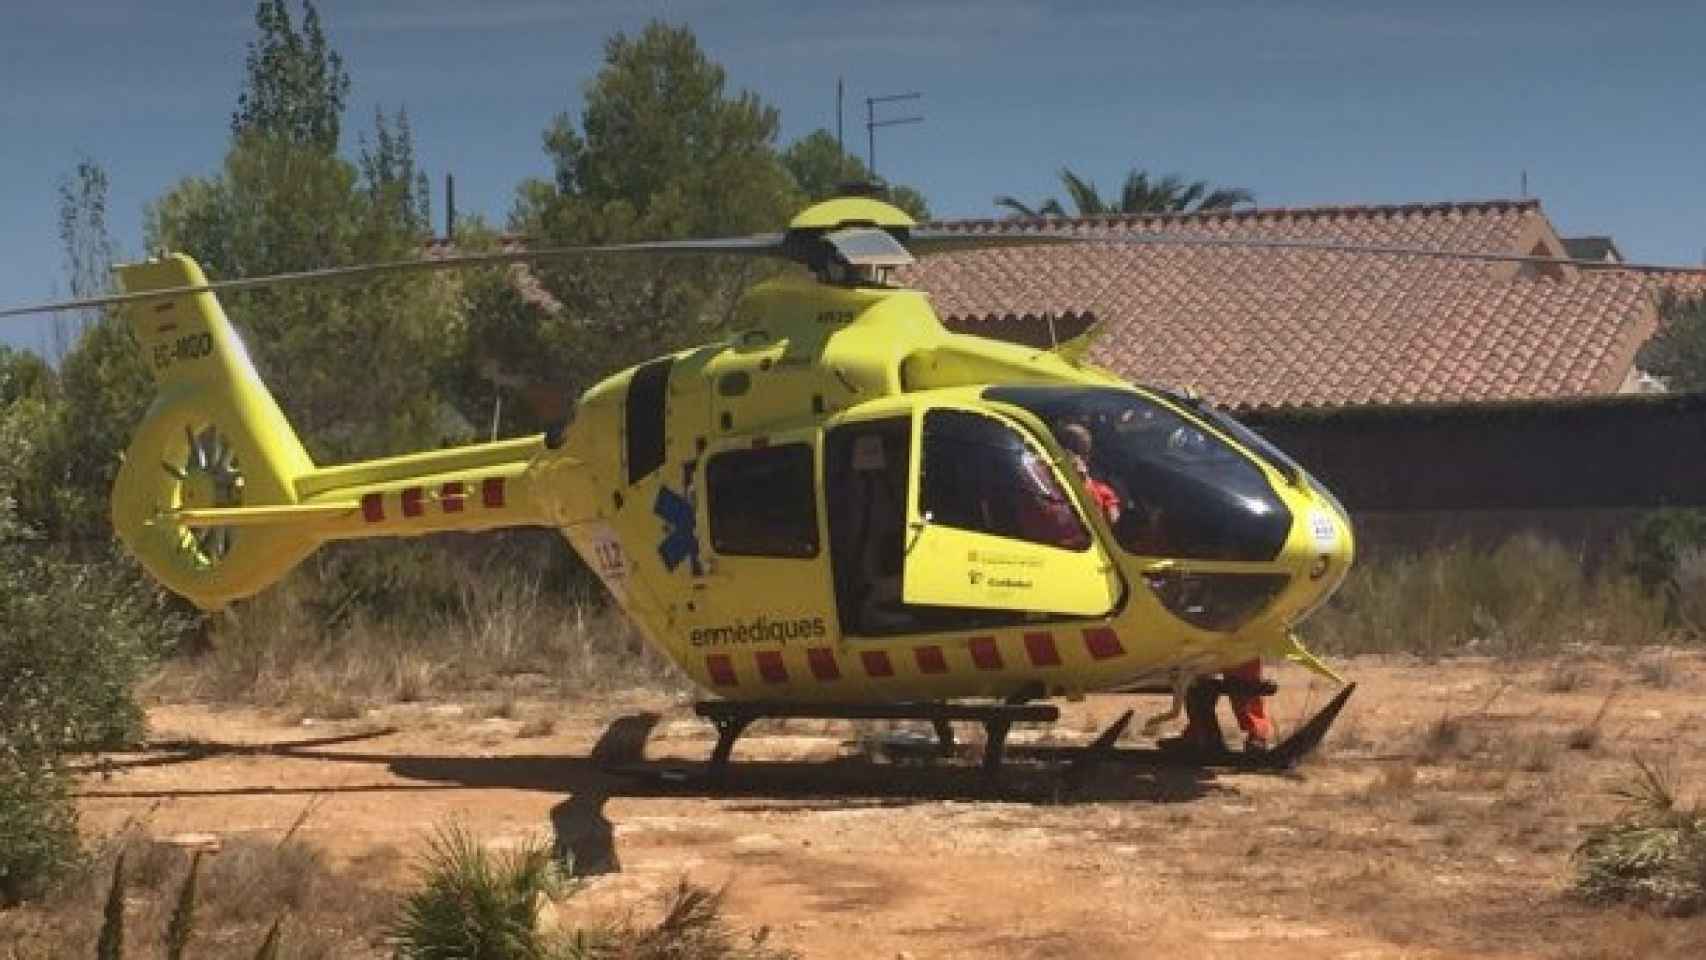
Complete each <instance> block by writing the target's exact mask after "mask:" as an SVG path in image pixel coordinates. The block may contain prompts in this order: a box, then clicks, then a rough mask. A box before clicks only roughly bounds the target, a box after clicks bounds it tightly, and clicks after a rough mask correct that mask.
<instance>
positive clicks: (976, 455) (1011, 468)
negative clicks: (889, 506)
mask: <svg viewBox="0 0 1706 960" xmlns="http://www.w3.org/2000/svg"><path fill="white" fill-rule="evenodd" d="M920 481H921V486H920V491H919V509H920V510H922V511H924V512H925V513H927V514H929V517H930V523H932V524H941V525H943V526H948V527H954V528H956V529H960V530H971V531H975V532H978V533H988V534H993V535H995V536H998V537H1007V538H1010V539H1014V540H1024V541H1026V542H1029V543H1039V544H1043V545H1046V546H1050V547H1059V548H1062V549H1066V550H1085V549H1088V548H1089V546H1090V532H1089V530H1087V529H1086V528H1085V526H1084V523H1083V521H1082V520H1080V519H1079V517H1078V512H1077V510H1075V509H1074V508H1073V506H1072V501H1071V500H1069V499H1068V498H1067V496H1066V493H1065V491H1063V490H1062V489H1061V487H1060V484H1059V483H1058V482H1057V481H1056V479H1055V476H1054V471H1053V470H1051V469H1050V468H1049V464H1048V461H1047V460H1045V459H1044V458H1043V455H1042V453H1041V451H1039V450H1038V449H1037V448H1036V447H1035V446H1034V445H1032V444H1030V443H1027V442H1026V441H1025V438H1024V437H1022V436H1020V435H1019V434H1018V433H1017V432H1016V431H1014V430H1013V428H1011V427H1009V426H1007V425H1006V424H1004V423H1002V422H1000V421H999V420H996V419H993V418H991V417H986V416H983V415H981V414H976V413H971V412H968V411H963V410H931V411H930V412H929V413H927V414H925V416H924V469H923V472H922V474H921V477H920Z"/></svg>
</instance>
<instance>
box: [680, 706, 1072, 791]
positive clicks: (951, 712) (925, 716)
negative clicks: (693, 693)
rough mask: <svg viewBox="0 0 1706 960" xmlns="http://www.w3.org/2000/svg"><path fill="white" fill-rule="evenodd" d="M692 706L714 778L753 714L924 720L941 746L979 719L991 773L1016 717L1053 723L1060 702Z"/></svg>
mask: <svg viewBox="0 0 1706 960" xmlns="http://www.w3.org/2000/svg"><path fill="white" fill-rule="evenodd" d="M693 712H694V713H697V714H698V715H699V716H701V717H704V718H705V719H707V720H709V721H711V725H712V726H714V727H716V728H717V745H716V746H715V747H714V748H712V750H711V761H710V764H709V765H708V767H707V769H706V771H705V773H706V776H707V777H709V778H711V779H713V780H715V779H718V778H720V777H722V776H723V775H724V773H726V772H727V770H728V765H729V755H730V754H731V753H732V752H733V751H734V746H735V741H736V740H738V739H740V735H741V734H742V733H745V732H746V728H747V726H748V725H750V724H751V723H752V721H754V720H762V719H784V718H785V719H805V720H928V721H930V722H931V723H932V724H933V725H934V726H935V728H936V735H937V736H938V737H939V738H940V739H941V746H942V749H943V751H944V752H952V750H953V736H954V735H953V727H951V726H949V723H950V722H951V721H954V720H969V721H972V722H975V723H981V724H983V730H984V748H983V770H984V772H985V773H987V774H990V775H994V774H996V773H998V772H999V771H1000V769H1001V758H1002V754H1003V753H1004V752H1005V751H1006V746H1007V734H1008V732H1009V731H1010V730H1012V729H1013V724H1015V723H1053V722H1054V721H1056V720H1059V719H1060V708H1059V707H1056V706H1054V705H1052V704H1046V703H998V704H961V703H795V702H793V701H787V700H739V701H737V700H701V701H699V702H698V703H695V704H694V705H693Z"/></svg>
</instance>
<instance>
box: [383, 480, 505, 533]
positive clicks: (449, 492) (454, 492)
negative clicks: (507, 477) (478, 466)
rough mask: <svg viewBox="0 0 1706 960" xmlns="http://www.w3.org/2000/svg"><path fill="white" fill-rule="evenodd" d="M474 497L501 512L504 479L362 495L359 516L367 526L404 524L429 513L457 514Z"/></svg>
mask: <svg viewBox="0 0 1706 960" xmlns="http://www.w3.org/2000/svg"><path fill="white" fill-rule="evenodd" d="M475 496H478V497H479V498H480V506H482V507H484V508H486V509H487V510H501V509H503V507H504V478H503V477H486V478H485V479H483V480H468V481H463V480H451V481H449V482H447V483H441V484H439V485H438V486H436V487H405V488H403V489H402V490H393V491H390V492H387V493H368V494H363V495H362V498H361V516H362V518H363V519H364V520H366V521H367V522H368V523H379V522H380V521H383V520H385V519H387V518H390V519H393V520H397V519H403V520H408V519H413V518H415V517H421V516H425V515H426V514H427V513H428V511H429V510H430V511H433V512H436V513H440V514H445V513H461V512H463V510H465V509H467V506H468V501H469V500H471V499H473V497H475ZM387 497H389V498H391V502H390V503H387V502H386V498H387Z"/></svg>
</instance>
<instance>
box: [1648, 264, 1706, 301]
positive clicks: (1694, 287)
mask: <svg viewBox="0 0 1706 960" xmlns="http://www.w3.org/2000/svg"><path fill="white" fill-rule="evenodd" d="M1652 282H1653V286H1654V287H1655V288H1656V289H1657V290H1658V291H1660V292H1661V293H1670V294H1672V295H1674V296H1678V297H1686V298H1689V299H1698V298H1700V297H1706V268H1702V269H1700V270H1689V271H1686V272H1677V273H1660V274H1655V275H1654V276H1653V277H1652Z"/></svg>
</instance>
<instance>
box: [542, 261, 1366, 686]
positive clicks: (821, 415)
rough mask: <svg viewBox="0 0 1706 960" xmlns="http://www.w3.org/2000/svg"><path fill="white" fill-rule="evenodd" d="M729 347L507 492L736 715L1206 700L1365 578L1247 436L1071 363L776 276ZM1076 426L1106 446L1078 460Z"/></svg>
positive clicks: (917, 308) (1303, 483) (1326, 521)
mask: <svg viewBox="0 0 1706 960" xmlns="http://www.w3.org/2000/svg"><path fill="white" fill-rule="evenodd" d="M736 326H737V327H738V328H739V329H741V331H742V332H741V333H739V334H738V335H736V336H734V337H733V338H731V339H730V340H729V341H728V342H726V343H724V344H719V345H713V346H707V347H702V348H699V349H695V350H689V351H684V352H682V353H678V354H675V355H673V356H670V357H665V358H660V359H658V360H654V361H651V362H649V363H646V364H641V365H639V366H636V367H633V368H630V369H628V370H625V371H622V372H620V373H618V374H616V375H614V376H612V377H610V378H608V379H606V380H605V381H603V382H602V383H600V384H598V385H597V386H595V387H593V388H592V389H590V390H589V391H587V393H586V394H585V396H584V397H583V398H582V400H581V402H580V403H579V404H578V406H577V408H576V410H575V412H574V416H573V421H572V423H571V424H570V425H569V426H568V427H567V428H566V430H564V431H562V432H560V433H557V434H555V435H553V436H552V437H551V438H550V439H549V440H548V441H546V442H544V443H543V444H542V446H541V447H540V448H539V450H538V452H537V455H536V456H535V457H534V458H533V459H532V461H531V462H530V464H529V465H528V466H527V468H526V469H525V471H524V472H523V473H522V474H521V475H520V476H519V477H518V478H517V485H518V487H519V488H522V489H525V491H526V496H528V497H531V498H533V500H534V501H535V502H536V504H537V512H538V513H539V514H540V520H541V522H545V523H549V524H551V525H554V526H557V527H559V528H560V529H561V530H562V531H563V533H564V535H565V536H566V537H567V538H568V540H569V541H570V543H571V544H573V545H574V547H575V549H576V550H577V551H578V552H579V553H580V554H581V556H582V557H583V558H584V559H585V560H586V562H587V563H588V565H589V566H590V567H591V568H592V569H593V570H594V571H595V572H596V573H597V574H598V576H599V577H600V579H601V580H602V581H603V582H604V584H605V585H606V586H607V587H608V588H609V590H610V592H611V594H612V595H613V596H614V597H615V598H616V600H617V602H619V603H620V604H621V605H622V607H623V608H624V609H625V610H626V612H627V613H628V614H629V615H630V616H631V617H632V618H633V620H634V621H635V622H636V623H637V624H639V626H640V627H641V628H642V630H643V631H644V632H645V633H646V635H647V636H648V638H649V639H650V640H651V641H652V642H653V643H655V644H656V645H657V646H658V647H659V648H660V649H661V650H663V651H664V652H665V653H667V654H668V656H670V658H671V659H673V660H674V661H675V662H676V663H678V664H679V665H680V666H681V667H682V668H683V669H684V670H685V671H686V672H687V673H688V674H689V675H690V676H691V677H692V678H693V679H694V680H695V681H696V682H697V683H698V684H699V685H700V686H702V687H703V688H705V689H706V690H709V691H711V692H714V693H715V694H717V695H719V696H721V697H724V698H730V699H784V700H791V701H830V702H844V701H884V700H923V699H941V698H948V697H974V696H975V697H998V698H1024V697H1028V696H1044V695H1047V696H1054V695H1075V694H1079V693H1083V692H1087V691H1092V690H1098V689H1108V688H1117V687H1121V686H1125V685H1130V684H1135V683H1142V682H1145V681H1150V682H1153V681H1157V680H1163V679H1165V678H1168V677H1176V676H1179V675H1181V674H1182V675H1200V674H1204V673H1211V672H1213V671H1215V670H1218V669H1221V668H1225V667H1229V666H1232V665H1235V664H1238V663H1241V662H1244V661H1246V660H1249V659H1250V658H1251V657H1253V656H1258V655H1262V654H1264V653H1269V654H1278V653H1286V652H1291V651H1292V650H1294V649H1295V650H1298V652H1301V651H1300V648H1295V647H1294V646H1292V644H1294V640H1293V639H1292V637H1291V632H1290V631H1291V628H1292V626H1293V625H1294V624H1295V623H1296V622H1297V621H1298V620H1300V619H1301V618H1302V617H1303V616H1305V615H1306V614H1307V612H1308V611H1309V610H1311V609H1313V608H1314V607H1315V606H1316V605H1318V604H1319V603H1321V602H1322V601H1323V600H1324V599H1325V598H1326V597H1327V596H1328V595H1329V594H1330V593H1331V592H1332V590H1333V589H1334V588H1335V587H1336V586H1337V585H1338V583H1339V582H1340V581H1341V580H1342V578H1343V577H1344V574H1345V571H1346V569H1347V568H1348V566H1349V563H1350V561H1351V557H1352V554H1353V550H1354V547H1353V541H1352V534H1351V530H1350V525H1349V523H1348V521H1347V520H1346V518H1345V516H1344V513H1343V511H1342V510H1341V508H1339V506H1338V505H1337V504H1336V502H1335V501H1334V500H1333V499H1332V498H1331V496H1330V495H1329V494H1327V493H1326V491H1325V490H1324V489H1322V488H1321V487H1320V486H1319V485H1318V484H1316V483H1315V482H1314V481H1313V480H1312V479H1310V478H1309V477H1308V475H1307V474H1306V473H1304V472H1303V471H1302V470H1300V469H1298V468H1296V467H1295V465H1294V464H1290V463H1289V461H1286V460H1285V459H1284V458H1283V455H1279V454H1278V453H1277V451H1272V450H1271V448H1267V449H1266V450H1264V449H1259V448H1257V446H1256V445H1257V444H1259V440H1256V439H1255V438H1254V437H1253V435H1249V434H1247V432H1244V435H1243V436H1242V437H1241V436H1239V435H1237V434H1236V433H1234V432H1233V431H1235V430H1237V429H1238V428H1237V427H1236V425H1235V424H1231V423H1230V422H1229V421H1226V420H1225V419H1224V418H1222V417H1219V416H1218V415H1216V414H1212V413H1210V412H1207V411H1206V410H1205V409H1204V408H1202V407H1200V406H1199V405H1197V404H1195V403H1193V402H1192V401H1190V400H1187V399H1185V398H1181V397H1177V396H1174V395H1171V394H1167V393H1163V392H1159V391H1149V390H1144V389H1141V388H1136V387H1133V386H1131V385H1129V384H1126V383H1124V382H1122V381H1120V380H1119V379H1118V378H1116V377H1114V376H1113V375H1111V374H1108V373H1106V372H1103V371H1101V370H1099V369H1097V368H1095V367H1093V366H1091V365H1089V364H1084V363H1080V362H1075V361H1073V360H1071V359H1068V358H1067V357H1065V356H1063V355H1062V353H1061V352H1057V351H1050V350H1038V349H1034V348H1028V347H1024V346H1019V345H1014V344H1009V343H1002V342H996V341H992V340H987V339H983V338H978V337H973V336H966V335H959V334H954V333H950V332H948V331H947V330H945V329H944V328H943V327H942V326H941V324H940V323H939V322H938V320H937V318H936V316H935V313H934V311H933V310H932V309H931V307H930V305H929V303H928V300H927V298H926V296H925V295H924V294H923V293H920V292H917V291H912V290H905V289H898V288H888V287H877V286H844V287H842V286H831V285H824V284H820V283H813V282H810V281H808V280H804V279H794V278H783V279H779V280H774V281H770V282H768V283H765V284H761V285H759V286H758V287H755V288H754V289H753V290H752V291H750V292H749V293H748V295H747V296H746V297H745V299H744V300H743V301H742V303H741V304H740V306H739V308H738V311H737V319H736ZM1067 424H1075V425H1076V427H1074V428H1073V429H1076V430H1078V431H1081V432H1082V433H1083V434H1085V435H1089V436H1091V437H1093V442H1094V443H1095V446H1094V448H1093V449H1091V450H1090V451H1089V452H1088V453H1087V454H1086V453H1085V452H1082V451H1073V450H1070V449H1068V448H1067V447H1066V446H1063V443H1062V439H1061V431H1063V430H1066V429H1068V427H1067ZM1080 443H1081V441H1080ZM1080 465H1082V467H1086V468H1088V469H1081V468H1080ZM1098 473H1102V474H1103V476H1102V477H1101V478H1097V476H1096V475H1097V474H1098ZM1092 482H1095V483H1099V484H1102V485H1103V487H1104V488H1105V489H1114V490H1115V493H1114V497H1113V498H1112V499H1113V501H1116V502H1114V503H1110V504H1102V503H1099V502H1098V500H1097V498H1096V497H1094V496H1092V492H1091V489H1090V486H1091V483H1092Z"/></svg>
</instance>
